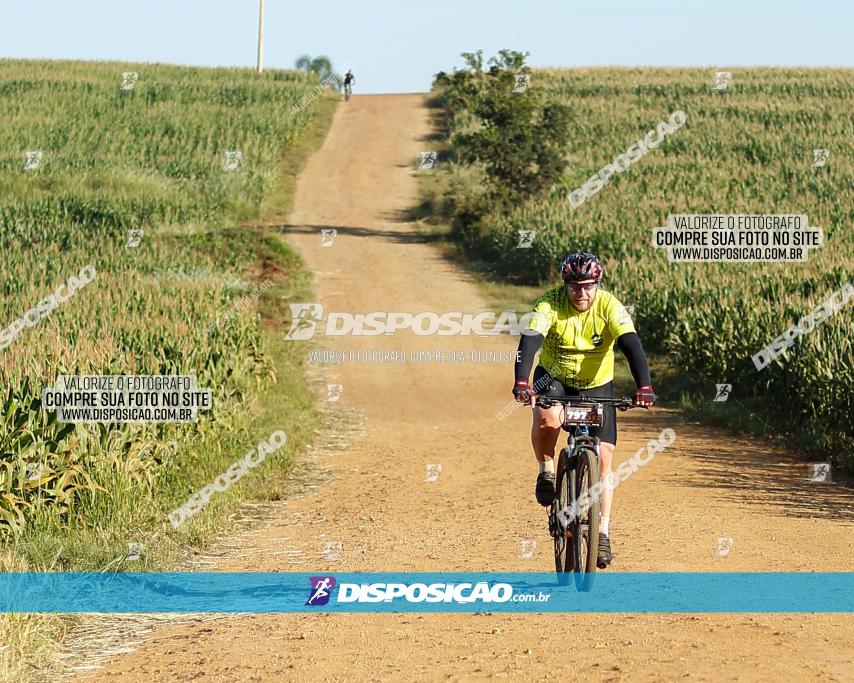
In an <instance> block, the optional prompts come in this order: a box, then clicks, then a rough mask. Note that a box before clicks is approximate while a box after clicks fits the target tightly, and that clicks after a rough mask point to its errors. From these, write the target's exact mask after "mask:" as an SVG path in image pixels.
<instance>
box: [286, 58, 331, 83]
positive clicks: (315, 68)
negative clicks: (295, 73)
mask: <svg viewBox="0 0 854 683" xmlns="http://www.w3.org/2000/svg"><path fill="white" fill-rule="evenodd" d="M294 66H295V67H296V68H297V69H299V70H300V71H305V72H306V73H315V74H317V76H318V78H320V80H321V81H322V80H324V79H325V78H326V77H327V76H330V75H332V73H333V71H332V60H331V59H329V57H327V56H326V55H320V56H319V57H314V58H312V57H311V56H310V55H300V56H299V57H297V60H296V62H295V64H294Z"/></svg>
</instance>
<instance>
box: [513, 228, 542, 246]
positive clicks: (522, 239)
mask: <svg viewBox="0 0 854 683" xmlns="http://www.w3.org/2000/svg"><path fill="white" fill-rule="evenodd" d="M518 232H519V244H517V245H516V248H517V249H530V248H531V245H532V243H533V241H534V235H535V234H536V232H537V231H536V230H519V231H518Z"/></svg>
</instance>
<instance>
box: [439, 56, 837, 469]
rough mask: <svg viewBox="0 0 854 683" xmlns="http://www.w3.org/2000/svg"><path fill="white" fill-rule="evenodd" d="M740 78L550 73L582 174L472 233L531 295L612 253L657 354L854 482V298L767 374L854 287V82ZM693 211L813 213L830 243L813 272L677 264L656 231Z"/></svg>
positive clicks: (763, 72) (805, 73) (608, 281)
mask: <svg viewBox="0 0 854 683" xmlns="http://www.w3.org/2000/svg"><path fill="white" fill-rule="evenodd" d="M731 72H732V82H731V83H730V85H729V86H728V88H727V89H726V90H722V91H716V90H714V89H713V87H712V86H713V83H714V72H713V71H712V70H711V69H709V70H706V69H695V68H692V69H663V68H659V69H654V68H643V69H641V68H625V69H611V68H597V69H576V70H538V69H534V70H532V71H531V74H532V75H531V79H530V88H531V89H535V88H536V89H541V91H543V92H544V93H545V96H546V98H547V99H548V100H549V101H554V102H560V103H563V104H565V105H567V106H568V107H569V108H570V110H571V125H570V134H569V136H568V139H567V141H566V160H567V170H566V172H565V173H564V175H563V177H562V178H560V181H559V182H558V183H556V184H555V185H554V186H553V187H552V188H551V191H550V192H549V193H548V195H547V196H539V197H535V198H531V199H529V200H527V201H525V202H523V203H521V204H520V205H518V206H516V207H515V208H513V210H511V211H509V212H506V213H504V214H502V215H499V216H494V217H490V220H489V221H484V222H482V224H481V232H480V233H479V234H463V235H461V238H462V239H463V240H464V241H465V242H466V247H467V249H468V250H469V252H470V253H471V254H472V255H474V256H476V257H477V258H479V259H482V260H484V261H486V262H490V263H495V264H496V265H495V272H496V273H498V274H499V275H502V276H504V277H508V278H512V279H513V280H514V281H524V282H528V283H537V284H546V283H551V282H555V281H556V279H557V277H556V276H557V273H556V268H557V264H558V263H559V262H560V259H561V258H562V257H563V256H564V255H565V254H566V253H568V252H569V251H575V250H579V249H584V250H587V251H592V252H594V253H596V254H597V255H598V256H599V257H600V258H601V259H602V261H603V263H604V264H605V281H604V283H603V284H604V285H605V286H606V287H607V288H609V289H611V290H612V291H614V293H615V294H617V295H618V297H619V298H620V299H621V300H622V301H623V302H624V303H626V304H632V305H634V306H635V322H636V327H637V328H638V332H639V334H640V335H641V338H642V340H643V342H644V344H645V346H646V348H647V349H649V350H653V351H657V352H664V353H668V354H671V356H672V357H673V359H674V362H675V363H676V364H677V366H678V367H679V368H681V369H682V371H683V372H684V373H685V374H686V376H687V377H688V378H689V379H690V381H691V383H692V384H693V385H694V387H695V388H696V389H697V391H699V392H701V393H705V394H707V395H708V396H709V400H711V399H712V397H713V396H714V385H715V384H716V383H730V384H732V386H733V389H732V397H733V399H735V400H739V401H746V402H747V403H748V404H749V405H750V410H751V412H752V413H753V414H754V415H755V419H756V420H759V421H761V420H764V419H766V418H768V417H769V416H773V417H774V420H775V424H779V423H780V422H781V421H782V422H784V423H786V424H787V425H789V426H790V427H791V429H792V431H793V432H794V431H799V432H801V433H802V434H804V433H805V434H808V435H809V437H810V439H809V442H810V450H811V452H812V454H813V455H816V454H817V455H820V456H824V457H826V458H833V459H834V462H836V463H839V464H842V465H843V466H845V467H847V468H849V469H854V436H852V434H854V432H852V427H851V426H852V425H854V355H852V347H851V338H852V336H854V335H852V332H854V329H852V319H854V315H852V313H854V301H850V302H849V303H848V305H847V306H845V307H843V308H842V310H840V311H839V312H837V313H836V314H835V315H833V316H831V317H829V318H828V319H827V320H826V321H825V322H824V323H822V324H821V325H819V326H818V327H817V328H816V329H815V330H814V331H812V332H810V333H808V334H805V335H802V336H801V337H800V338H799V339H798V340H797V341H796V343H795V344H794V346H792V347H791V348H790V349H789V350H788V352H787V353H786V354H785V355H783V356H780V357H779V358H778V359H777V360H776V361H774V362H772V363H771V364H770V365H769V366H768V367H766V368H764V369H763V370H761V371H758V370H757V369H756V367H755V366H754V364H753V362H752V361H751V356H753V354H756V353H757V352H759V351H760V350H761V349H762V348H763V347H765V346H767V345H768V344H770V343H771V341H772V340H773V339H774V338H776V337H778V336H779V335H781V334H783V332H784V331H785V330H787V329H788V328H789V327H790V326H791V325H792V324H794V323H796V322H797V321H798V320H799V319H801V318H802V317H803V316H805V315H807V314H808V313H809V312H810V311H811V310H812V309H813V308H815V307H816V306H817V305H819V304H821V303H823V302H825V301H826V300H827V299H828V297H829V296H830V295H831V294H832V293H833V292H834V291H838V290H840V288H841V287H842V285H843V284H844V283H847V282H850V281H851V280H852V278H854V230H852V226H854V117H852V112H854V71H851V70H842V69H785V70H783V69H770V68H769V69H766V68H762V69H736V68H733V69H732V70H731ZM445 87H447V86H445ZM437 94H438V95H439V97H440V101H442V102H444V103H445V106H446V109H448V110H449V111H448V113H449V114H451V116H450V117H449V120H451V121H452V122H453V123H452V129H451V130H450V134H451V135H453V134H454V133H455V132H458V131H459V130H464V129H470V128H471V127H472V126H473V125H475V124H474V123H473V113H472V112H470V111H466V110H453V104H452V103H454V102H458V101H460V100H459V98H454V97H449V96H448V93H447V92H445V93H442V92H441V88H439V92H438V93H437ZM513 96H519V95H513ZM677 110H682V111H684V112H685V114H686V115H687V123H686V125H685V126H684V127H682V128H680V129H679V130H677V131H676V132H674V133H673V134H672V135H669V136H668V137H667V138H666V140H665V141H664V142H663V143H662V144H661V145H660V146H659V147H658V148H657V149H654V150H650V151H649V153H648V154H646V155H645V156H644V157H643V158H641V159H640V160H638V161H637V162H636V163H634V164H633V165H632V166H631V167H630V168H629V169H628V170H627V171H625V172H624V173H621V174H615V175H614V176H612V178H611V181H610V183H609V184H608V185H606V186H605V187H603V188H602V190H601V191H600V192H598V193H597V194H595V195H594V196H592V197H590V198H588V199H587V201H586V202H585V203H583V204H582V205H581V206H579V207H578V208H575V209H573V208H572V206H571V205H570V203H569V201H568V198H567V195H568V193H569V191H570V190H572V189H574V188H576V187H579V186H580V185H581V184H582V183H584V182H585V181H586V180H587V179H588V178H590V177H591V176H592V175H594V174H595V173H597V171H599V169H601V168H603V167H604V166H605V165H606V164H608V163H611V162H613V160H614V158H615V157H616V156H617V155H619V154H621V153H623V152H625V151H626V149H627V148H628V147H629V145H631V144H632V143H633V142H634V141H636V140H637V139H638V138H640V137H642V136H643V135H644V134H645V133H646V132H647V131H649V130H651V129H653V128H655V126H656V124H658V123H659V122H660V121H666V120H667V119H668V117H669V116H670V114H671V113H672V112H674V111H677ZM814 149H828V150H830V154H829V158H828V161H827V164H826V165H825V166H824V167H815V168H814V167H813V164H812V162H813V150H814ZM469 170H470V171H471V169H469ZM478 184H479V181H478V180H473V181H472V180H470V181H469V189H465V188H466V186H465V184H463V185H462V186H461V187H462V188H463V189H461V190H459V191H458V192H459V197H458V199H459V200H460V201H462V200H463V199H464V198H465V195H466V193H472V192H474V189H472V188H476V187H477V186H478ZM690 213H721V214H806V215H807V216H808V218H809V224H810V225H811V226H820V227H822V228H823V229H824V247H823V248H821V249H817V250H811V251H810V255H809V259H808V261H807V262H801V263H796V262H791V263H731V264H728V263H670V262H668V260H667V256H666V255H665V253H664V250H656V249H654V248H653V246H652V229H653V228H655V227H659V226H664V225H665V224H666V222H667V217H668V214H690ZM519 230H534V231H536V234H535V237H534V241H533V245H532V247H531V248H528V249H517V248H516V244H517V243H518V241H519ZM769 429H770V427H769Z"/></svg>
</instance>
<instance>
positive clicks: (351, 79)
mask: <svg viewBox="0 0 854 683" xmlns="http://www.w3.org/2000/svg"><path fill="white" fill-rule="evenodd" d="M355 82H356V77H355V76H354V75H353V71H352V69H347V73H345V74H344V89H345V90H346V89H347V88H348V87H349V88H350V90H352V89H353V84H354V83H355Z"/></svg>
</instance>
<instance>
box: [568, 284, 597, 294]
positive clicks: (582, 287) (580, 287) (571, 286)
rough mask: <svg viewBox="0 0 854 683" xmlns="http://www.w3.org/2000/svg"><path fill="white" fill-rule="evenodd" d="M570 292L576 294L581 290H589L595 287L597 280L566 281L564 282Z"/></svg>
mask: <svg viewBox="0 0 854 683" xmlns="http://www.w3.org/2000/svg"><path fill="white" fill-rule="evenodd" d="M564 284H565V285H566V287H567V289H569V290H570V291H571V292H573V293H575V294H578V293H579V292H581V291H582V290H583V291H585V292H591V291H593V290H594V289H596V286H597V285H598V284H599V283H598V282H587V283H579V282H566V283H564Z"/></svg>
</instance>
